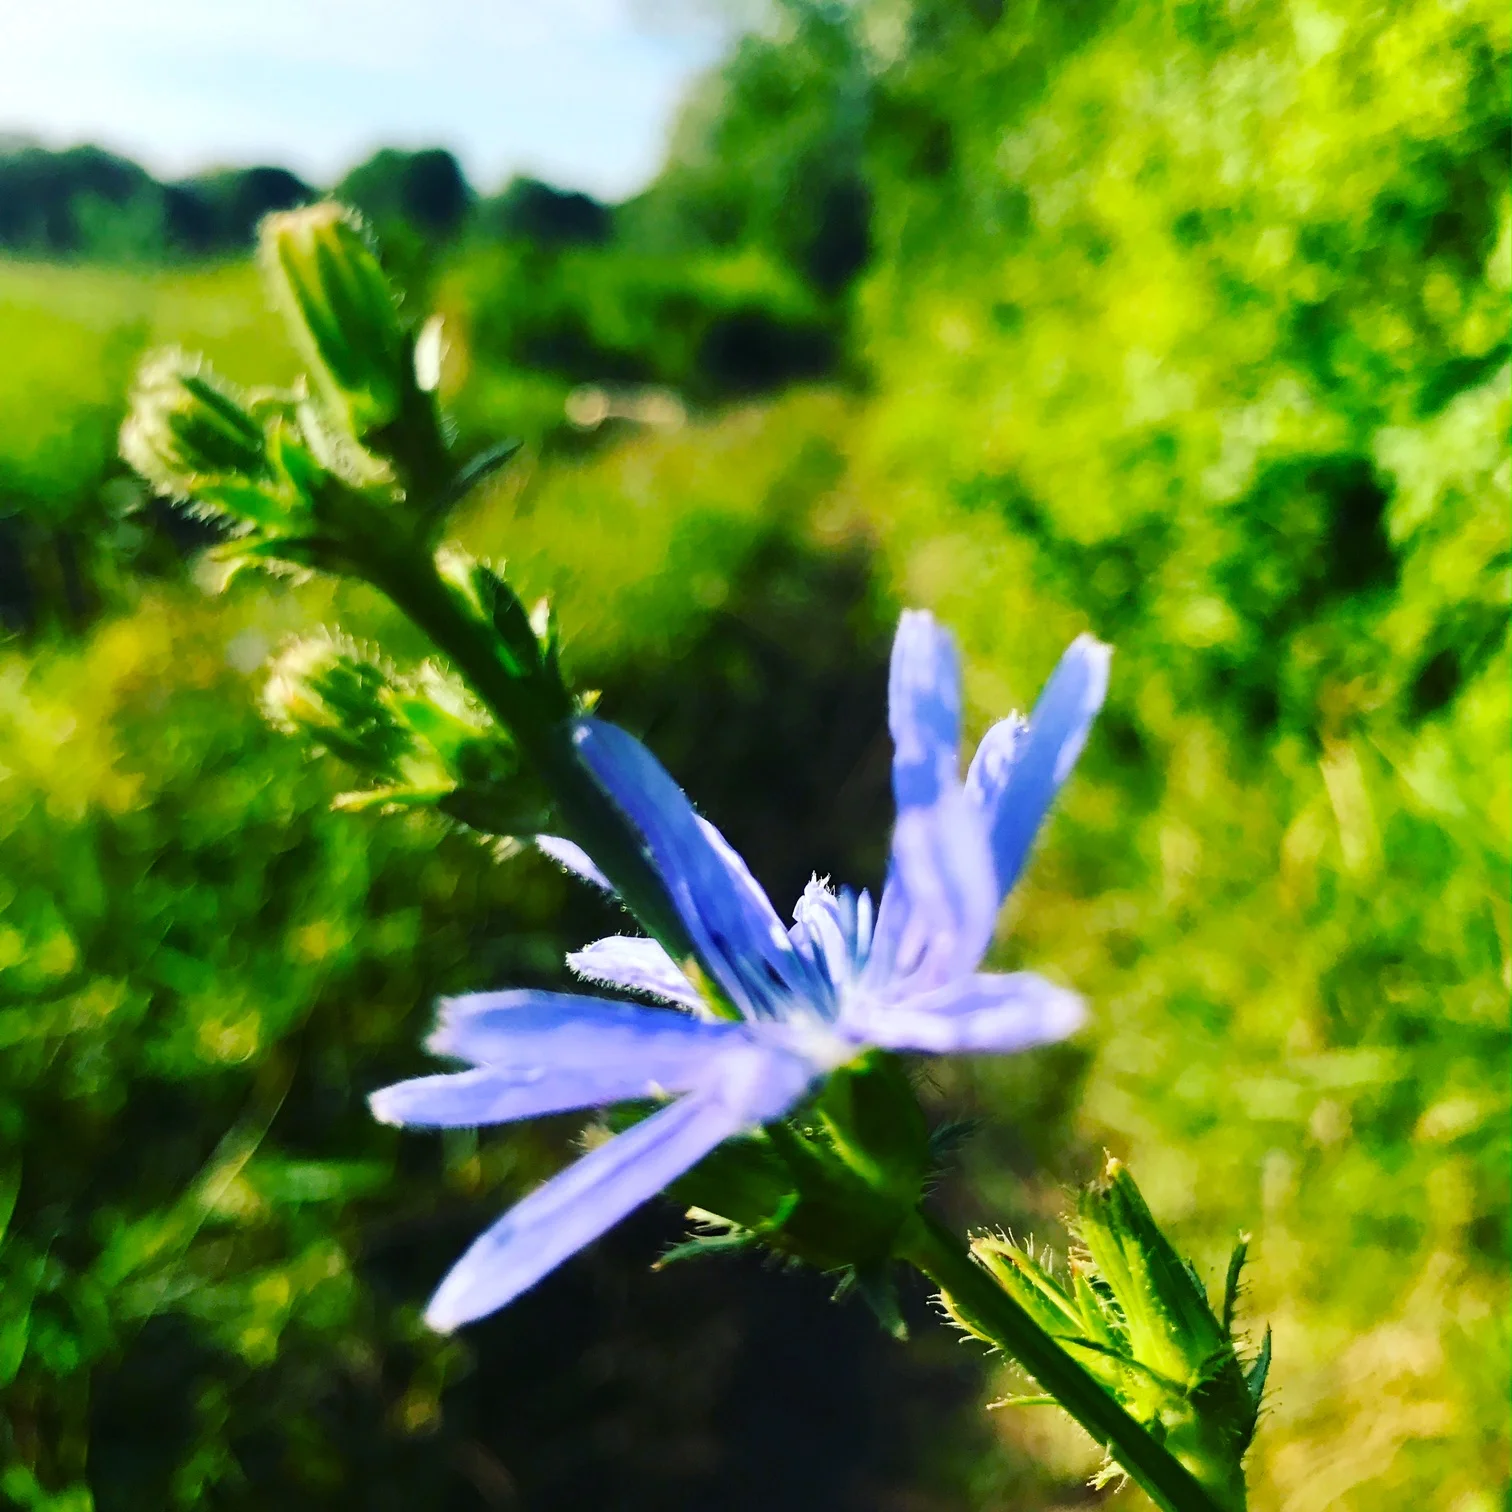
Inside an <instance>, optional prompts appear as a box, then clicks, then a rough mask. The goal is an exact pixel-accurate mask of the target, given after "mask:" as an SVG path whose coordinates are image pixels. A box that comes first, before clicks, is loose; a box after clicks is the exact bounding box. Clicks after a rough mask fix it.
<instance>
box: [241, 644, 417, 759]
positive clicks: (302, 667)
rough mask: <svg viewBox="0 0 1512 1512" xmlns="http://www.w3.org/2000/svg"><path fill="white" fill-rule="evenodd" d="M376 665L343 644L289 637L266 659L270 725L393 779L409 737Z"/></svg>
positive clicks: (409, 743) (411, 741)
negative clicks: (287, 642) (283, 647)
mask: <svg viewBox="0 0 1512 1512" xmlns="http://www.w3.org/2000/svg"><path fill="white" fill-rule="evenodd" d="M388 691H389V680H388V678H387V676H386V674H385V673H384V671H383V669H382V668H380V667H378V666H376V665H375V664H374V663H372V662H370V661H366V660H364V659H363V658H362V657H360V656H359V655H358V654H357V652H356V649H355V648H354V647H352V646H350V645H348V644H346V643H345V642H342V641H339V640H336V639H334V638H331V637H327V636H311V637H309V638H308V639H305V640H300V641H296V642H294V644H293V645H291V646H289V647H288V649H287V650H285V651H284V652H283V654H282V655H281V656H280V657H279V658H278V660H277V661H276V662H275V663H274V665H273V670H272V675H271V676H270V677H269V678H268V683H267V686H266V687H265V688H264V690H263V708H264V709H265V711H266V712H267V715H268V717H269V719H270V720H272V721H273V723H274V724H276V725H278V726H279V727H280V728H281V729H285V730H288V731H289V732H290V733H293V734H298V735H302V736H303V737H304V738H305V739H306V740H308V741H310V743H311V744H313V745H318V746H321V747H323V748H324V749H326V750H328V751H330V752H331V753H332V755H335V756H339V757H341V759H342V760H343V761H346V762H349V763H350V764H351V765H352V766H354V767H356V768H357V769H358V770H359V771H360V772H362V773H363V774H364V775H365V776H368V777H371V778H373V779H376V780H377V781H380V782H392V781H394V780H396V779H397V778H398V776H399V775H400V770H401V767H402V765H403V762H404V759H405V757H406V755H407V754H409V752H410V750H411V748H412V746H413V744H414V737H413V735H412V734H411V733H410V732H409V731H408V730H407V729H406V728H405V727H404V725H403V723H402V722H401V721H400V719H399V718H398V716H397V714H396V713H395V711H394V709H393V707H392V705H391V702H390V700H389V697H388Z"/></svg>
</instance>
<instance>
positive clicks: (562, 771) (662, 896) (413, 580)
mask: <svg viewBox="0 0 1512 1512" xmlns="http://www.w3.org/2000/svg"><path fill="white" fill-rule="evenodd" d="M385 544H386V543H385V542H383V541H382V540H381V539H380V540H375V541H373V542H371V543H369V548H368V550H367V552H365V557H366V560H365V561H364V562H363V567H364V575H365V576H366V577H367V578H368V581H369V582H371V583H372V584H373V585H374V586H375V587H376V588H378V589H379V590H380V591H382V592H383V593H384V594H385V595H386V596H387V597H388V598H389V599H391V600H392V601H393V603H394V605H395V606H396V607H397V608H398V609H399V610H401V611H402V612H403V613H404V614H405V615H406V616H407V617H408V618H409V619H410V620H412V621H413V622H414V624H415V625H416V626H417V627H418V628H419V629H421V630H423V631H424V632H425V634H426V635H427V636H429V638H430V639H431V641H432V642H433V643H434V644H435V646H436V647H437V649H438V650H440V651H442V652H443V653H444V654H445V655H446V656H447V657H448V658H449V659H450V661H451V662H452V664H453V666H455V667H456V669H457V671H458V672H460V673H461V674H462V677H463V678H464V679H465V680H466V681H467V683H468V684H469V685H470V686H471V688H472V690H473V691H474V692H475V693H476V694H477V695H478V697H479V698H481V699H482V700H483V703H484V704H485V705H486V706H487V708H488V710H489V712H490V713H491V714H492V715H493V716H494V718H495V719H497V720H498V721H499V723H500V724H501V725H502V726H503V727H504V728H505V729H507V730H508V731H509V733H510V735H511V736H512V737H513V739H514V741H515V744H516V746H517V747H518V748H519V750H520V752H521V753H522V754H523V755H524V756H525V758H526V760H527V761H528V762H529V763H530V765H531V767H532V768H533V769H534V771H535V774H536V776H537V777H538V778H539V779H540V780H541V781H542V782H543V783H544V784H545V786H546V788H547V789H548V791H549V792H550V793H551V795H552V798H553V799H554V800H555V803H556V808H557V812H558V814H559V816H560V818H561V820H562V825H563V828H564V829H565V830H566V832H567V834H568V835H569V837H570V838H572V839H573V840H575V841H576V842H577V843H578V844H579V845H581V846H582V847H583V849H584V850H586V851H587V852H588V853H589V854H590V855H591V856H592V857H593V859H594V862H595V863H596V864H597V865H598V867H599V869H600V870H601V871H602V872H603V873H604V875H605V876H606V877H608V879H609V881H610V882H611V883H613V885H614V888H615V891H616V892H617V893H618V894H619V896H620V897H621V898H622V899H623V900H624V902H625V904H626V906H627V907H628V908H629V909H630V910H631V911H632V912H633V913H634V914H635V916H636V918H638V919H639V920H640V922H641V923H642V924H643V925H644V926H645V928H646V929H647V930H648V931H649V932H650V933H651V934H652V935H653V936H654V937H655V938H656V939H657V940H659V941H660V942H661V944H662V945H663V946H664V947H665V948H666V949H667V950H668V952H669V953H670V954H671V955H672V956H673V958H674V959H677V960H686V959H688V958H690V957H694V956H695V951H694V948H693V942H692V940H691V939H689V937H688V933H687V931H686V930H685V929H684V928H683V924H682V920H681V919H680V918H679V917H678V914H677V910H676V909H675V908H674V907H673V904H672V900H671V898H670V897H669V896H668V895H667V890H666V888H665V886H664V885H663V883H662V880H661V877H660V876H659V875H658V874H657V871H656V868H655V867H654V866H653V865H652V864H651V860H650V858H649V857H648V856H647V854H646V851H645V846H644V842H643V841H642V839H641V837H640V835H639V834H638V833H637V832H636V830H635V828H634V826H633V825H631V823H630V821H629V820H628V819H627V818H626V817H625V816H624V815H623V814H622V813H621V812H620V811H619V809H618V808H617V807H616V806H615V804H614V803H613V801H612V800H611V799H610V797H609V795H608V794H607V793H605V791H604V790H603V788H602V787H600V786H599V784H598V781H597V780H596V779H595V778H594V776H593V774H592V773H591V772H590V771H589V770H588V768H587V767H586V766H585V765H584V764H583V761H582V759H581V758H580V757H579V755H578V752H577V748H576V747H575V746H574V744H573V740H572V726H571V722H570V721H568V720H564V719H563V718H562V717H561V715H560V712H559V710H558V709H557V708H556V707H554V706H553V705H552V704H551V703H550V702H549V700H548V699H547V697H546V695H545V692H544V690H543V688H542V687H541V685H540V684H539V683H538V682H536V681H534V680H532V679H530V678H522V677H520V676H518V675H517V674H516V673H515V672H514V671H513V670H512V669H511V668H510V667H509V665H508V664H507V663H506V661H505V660H504V659H503V657H502V656H501V654H500V646H499V642H498V638H497V635H496V634H495V632H494V631H493V630H492V629H491V628H490V627H489V626H487V625H485V624H482V623H480V622H479V621H478V620H476V619H475V618H473V617H471V616H470V615H468V614H467V613H466V612H465V611H464V609H463V607H462V604H461V602H460V601H459V599H458V597H457V595H456V593H455V592H454V591H453V590H452V589H451V588H450V587H449V586H448V585H447V584H446V582H445V581H444V580H443V579H442V578H441V576H440V574H439V573H438V572H437V570H436V565H435V561H434V559H433V557H432V555H431V553H430V552H429V551H428V550H427V549H425V548H424V547H421V546H418V545H412V546H411V549H409V550H405V549H403V546H401V547H400V549H398V550H385V549H384V546H385Z"/></svg>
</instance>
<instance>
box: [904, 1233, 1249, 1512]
mask: <svg viewBox="0 0 1512 1512" xmlns="http://www.w3.org/2000/svg"><path fill="white" fill-rule="evenodd" d="M896 1253H897V1254H898V1256H899V1258H900V1259H903V1260H906V1261H908V1263H909V1264H910V1265H912V1266H914V1267H915V1268H916V1269H918V1270H920V1271H922V1272H923V1273H924V1274H925V1275H926V1276H928V1277H929V1279H930V1280H931V1281H933V1282H934V1283H935V1285H936V1286H938V1287H939V1288H940V1290H941V1291H943V1292H944V1293H945V1294H946V1295H947V1296H948V1297H949V1298H950V1301H951V1304H952V1305H953V1306H954V1307H955V1309H956V1310H957V1311H958V1312H959V1313H960V1314H961V1315H962V1316H963V1317H965V1318H967V1319H969V1320H970V1322H971V1323H972V1325H973V1327H975V1328H977V1329H979V1330H980V1331H981V1333H982V1334H983V1335H985V1336H986V1337H987V1338H989V1339H991V1340H993V1342H994V1343H996V1344H997V1345H998V1347H999V1348H1000V1349H1002V1351H1003V1352H1004V1353H1005V1354H1007V1355H1010V1356H1012V1358H1013V1359H1015V1360H1017V1361H1018V1363H1019V1364H1020V1365H1022V1366H1023V1367H1024V1369H1025V1370H1027V1371H1028V1372H1029V1373H1030V1374H1031V1375H1032V1376H1033V1377H1034V1378H1035V1380H1036V1381H1038V1382H1039V1385H1040V1387H1041V1389H1042V1390H1044V1391H1045V1392H1046V1394H1047V1395H1049V1396H1053V1397H1054V1398H1055V1400H1056V1401H1057V1402H1059V1403H1060V1405H1061V1406H1062V1407H1063V1408H1065V1410H1066V1411H1067V1412H1069V1413H1070V1414H1071V1416H1072V1417H1074V1418H1075V1419H1076V1421H1077V1422H1078V1423H1080V1424H1081V1425H1082V1427H1083V1428H1085V1429H1086V1430H1087V1432H1088V1433H1090V1434H1091V1435H1092V1437H1093V1438H1094V1439H1095V1440H1096V1441H1097V1442H1098V1443H1099V1444H1102V1445H1104V1446H1105V1447H1106V1448H1107V1451H1108V1453H1109V1454H1111V1455H1112V1457H1113V1458H1114V1459H1115V1460H1116V1461H1117V1462H1118V1464H1119V1466H1120V1467H1121V1468H1122V1469H1123V1470H1124V1471H1125V1472H1126V1473H1127V1474H1128V1475H1129V1476H1130V1477H1131V1479H1133V1480H1134V1481H1136V1482H1137V1483H1138V1484H1139V1485H1140V1486H1141V1487H1142V1488H1143V1489H1144V1490H1145V1491H1146V1492H1147V1493H1148V1494H1149V1496H1150V1499H1151V1500H1152V1501H1153V1502H1154V1503H1155V1504H1156V1505H1157V1506H1158V1507H1161V1508H1162V1509H1163V1512H1233V1509H1232V1508H1227V1507H1223V1506H1221V1505H1220V1504H1219V1503H1218V1502H1217V1501H1215V1500H1214V1499H1213V1497H1212V1496H1211V1494H1210V1493H1209V1492H1208V1491H1206V1490H1205V1489H1204V1488H1203V1487H1202V1486H1201V1484H1199V1482H1198V1481H1197V1480H1196V1478H1195V1477H1194V1476H1193V1475H1192V1473H1191V1471H1190V1470H1188V1469H1187V1468H1186V1467H1185V1466H1184V1465H1182V1464H1181V1463H1180V1462H1179V1461H1178V1460H1177V1459H1175V1458H1174V1457H1173V1456H1172V1454H1171V1453H1170V1451H1169V1450H1167V1449H1166V1448H1165V1447H1164V1445H1162V1444H1160V1443H1158V1442H1157V1441H1156V1440H1155V1438H1154V1437H1152V1435H1151V1434H1150V1433H1149V1432H1148V1430H1146V1429H1145V1428H1144V1427H1142V1426H1141V1425H1140V1424H1139V1423H1137V1422H1135V1420H1134V1419H1133V1418H1132V1417H1130V1416H1129V1415H1128V1413H1126V1412H1125V1411H1124V1410H1123V1408H1122V1407H1120V1406H1119V1405H1118V1403H1117V1402H1115V1401H1114V1400H1113V1398H1112V1397H1111V1396H1109V1394H1108V1393H1107V1392H1106V1391H1104V1390H1103V1388H1102V1387H1101V1386H1100V1385H1099V1384H1098V1383H1097V1382H1096V1381H1095V1380H1093V1378H1092V1377H1091V1376H1090V1375H1088V1374H1087V1372H1086V1371H1085V1370H1083V1369H1082V1367H1081V1366H1080V1365H1079V1364H1078V1363H1077V1362H1076V1360H1075V1359H1073V1358H1072V1356H1071V1355H1070V1354H1069V1353H1067V1351H1066V1350H1065V1349H1063V1348H1062V1347H1061V1346H1060V1344H1058V1343H1057V1342H1056V1341H1055V1339H1054V1338H1052V1337H1051V1335H1050V1334H1048V1333H1046V1332H1045V1330H1044V1329H1043V1328H1041V1327H1040V1326H1039V1324H1038V1323H1036V1322H1035V1321H1034V1319H1033V1318H1031V1317H1030V1316H1029V1314H1028V1313H1027V1312H1025V1311H1024V1309H1023V1308H1022V1307H1020V1306H1019V1304H1018V1303H1017V1302H1015V1301H1014V1299H1013V1298H1012V1297H1011V1296H1009V1295H1008V1293H1007V1292H1005V1291H1004V1290H1003V1289H1002V1288H1001V1287H1000V1286H999V1285H998V1284H997V1282H996V1281H994V1280H993V1279H992V1277H991V1276H990V1275H989V1274H988V1273H987V1272H986V1271H985V1270H984V1269H983V1268H982V1267H981V1266H980V1265H978V1264H977V1263H976V1261H975V1260H974V1259H972V1256H971V1251H970V1250H969V1249H968V1248H967V1247H966V1245H965V1244H964V1243H963V1242H962V1241H961V1240H960V1239H958V1238H956V1236H955V1235H954V1234H952V1233H951V1232H950V1231H949V1230H948V1229H946V1228H944V1227H943V1226H942V1225H941V1224H940V1223H939V1222H938V1221H936V1220H935V1219H934V1218H932V1217H930V1216H929V1215H928V1214H927V1213H924V1212H922V1211H921V1212H919V1213H918V1214H916V1215H915V1218H914V1221H913V1222H912V1223H911V1224H910V1225H909V1227H908V1228H907V1229H906V1230H905V1231H904V1233H903V1235H902V1236H901V1238H900V1241H899V1245H898V1248H897V1251H896Z"/></svg>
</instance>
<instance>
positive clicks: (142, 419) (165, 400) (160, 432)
mask: <svg viewBox="0 0 1512 1512" xmlns="http://www.w3.org/2000/svg"><path fill="white" fill-rule="evenodd" d="M121 453H122V455H123V456H124V457H125V458H126V460H127V461H128V462H129V463H130V464H131V465H132V466H133V467H134V468H135V469H136V470H137V471H138V472H139V473H140V474H141V475H142V476H143V477H144V478H146V479H147V480H148V481H149V482H150V483H153V484H155V485H156V486H157V487H158V488H159V489H161V490H162V491H163V492H164V493H167V494H171V495H173V496H174V497H177V498H187V497H189V496H190V495H191V494H192V493H193V491H194V489H195V486H196V485H197V484H198V483H200V482H202V481H208V480H215V479H225V478H239V479H245V480H248V481H252V480H255V479H258V478H260V477H261V476H262V475H263V473H264V472H265V469H266V463H267V455H266V448H265V442H264V436H263V427H262V425H261V423H260V422H259V421H258V420H257V419H256V418H255V417H254V416H253V415H252V414H251V413H250V412H249V411H248V409H247V408H246V407H245V405H244V404H243V402H242V400H241V398H240V397H239V396H238V395H237V394H236V392H235V391H234V390H233V389H232V388H231V386H230V385H229V384H227V383H224V382H223V381H222V380H221V379H219V378H218V377H216V375H215V374H214V373H212V372H211V371H210V369H209V367H208V366H207V365H206V364H205V363H204V362H202V361H201V360H199V359H198V358H192V357H188V356H186V355H185V354H184V353H182V352H179V351H176V350H168V351H163V352H158V353H155V354H154V355H153V356H152V357H150V358H149V359H148V360H147V361H146V362H145V363H144V364H143V365H142V368H141V371H140V372H139V373H138V375H137V381H136V386H135V389H134V390H133V393H132V398H131V409H130V412H129V413H128V414H127V417H126V421H125V423H124V424H123V425H122V427H121Z"/></svg>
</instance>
